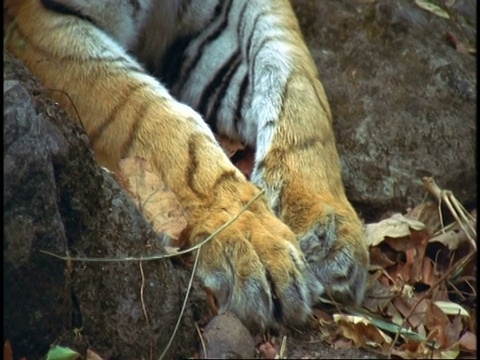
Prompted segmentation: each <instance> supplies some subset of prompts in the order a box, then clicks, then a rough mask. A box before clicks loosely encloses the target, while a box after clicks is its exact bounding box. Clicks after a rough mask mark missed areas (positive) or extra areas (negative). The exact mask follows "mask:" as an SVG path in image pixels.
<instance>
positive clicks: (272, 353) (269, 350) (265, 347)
mask: <svg viewBox="0 0 480 360" xmlns="http://www.w3.org/2000/svg"><path fill="white" fill-rule="evenodd" d="M258 350H259V351H260V354H262V356H263V358H264V359H275V358H276V356H277V350H276V349H275V346H273V345H272V344H271V343H270V342H268V341H265V342H264V343H263V344H261V345H260V346H259V347H258Z"/></svg>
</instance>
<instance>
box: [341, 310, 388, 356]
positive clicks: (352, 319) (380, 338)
mask: <svg viewBox="0 0 480 360" xmlns="http://www.w3.org/2000/svg"><path fill="white" fill-rule="evenodd" d="M333 320H334V321H335V322H336V323H337V324H338V331H339V333H340V334H341V335H343V336H344V337H346V338H347V339H350V340H352V341H353V343H354V345H355V346H356V347H369V346H370V347H374V348H381V349H383V350H386V349H387V348H388V346H389V344H391V343H392V338H390V336H388V335H387V334H385V333H384V332H383V331H382V330H380V329H378V328H377V327H376V326H374V325H373V324H372V323H371V322H370V321H369V320H367V319H366V318H364V317H361V316H355V315H344V314H334V315H333Z"/></svg>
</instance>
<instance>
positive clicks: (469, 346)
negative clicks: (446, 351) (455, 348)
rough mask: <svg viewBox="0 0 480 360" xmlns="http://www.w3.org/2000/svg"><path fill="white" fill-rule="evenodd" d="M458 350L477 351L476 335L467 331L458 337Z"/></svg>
mask: <svg viewBox="0 0 480 360" xmlns="http://www.w3.org/2000/svg"><path fill="white" fill-rule="evenodd" d="M458 343H459V345H460V348H463V349H465V350H468V351H477V335H475V334H473V333H471V332H470V331H467V332H466V333H465V334H463V335H462V336H461V337H460V340H459V342H458Z"/></svg>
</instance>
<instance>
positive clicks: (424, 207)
mask: <svg viewBox="0 0 480 360" xmlns="http://www.w3.org/2000/svg"><path fill="white" fill-rule="evenodd" d="M405 217H406V218H407V219H411V220H416V221H419V222H421V223H423V224H425V227H426V228H427V229H428V231H429V233H430V234H433V233H435V232H436V231H438V230H440V228H441V227H442V224H441V222H440V217H439V215H438V205H437V204H436V203H434V202H433V201H425V202H422V203H421V204H420V205H417V206H415V207H414V208H413V209H410V210H409V211H407V213H406V214H405Z"/></svg>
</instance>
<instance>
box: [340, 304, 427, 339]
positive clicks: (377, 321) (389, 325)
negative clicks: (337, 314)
mask: <svg viewBox="0 0 480 360" xmlns="http://www.w3.org/2000/svg"><path fill="white" fill-rule="evenodd" d="M346 309H347V311H349V312H350V313H352V314H355V315H357V316H358V315H360V316H363V317H365V318H366V319H368V320H369V321H370V322H371V323H372V324H373V325H375V326H376V327H377V328H379V329H382V330H384V331H388V332H390V333H393V334H396V333H398V332H399V333H400V335H402V336H403V337H405V338H408V339H410V340H415V341H426V340H427V339H426V338H425V337H423V336H421V335H420V334H417V333H416V332H415V331H412V330H410V329H407V328H404V327H401V326H400V325H397V324H395V323H393V322H391V321H388V320H385V319H383V318H381V317H380V316H377V315H374V314H373V313H370V312H367V311H366V310H364V309H360V308H358V307H353V306H347V307H346Z"/></svg>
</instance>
